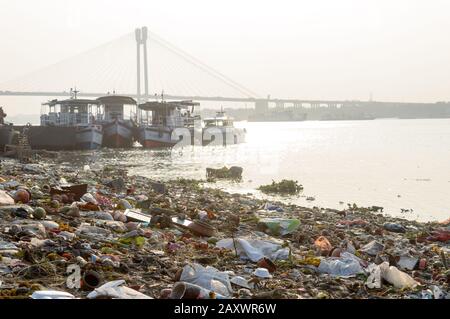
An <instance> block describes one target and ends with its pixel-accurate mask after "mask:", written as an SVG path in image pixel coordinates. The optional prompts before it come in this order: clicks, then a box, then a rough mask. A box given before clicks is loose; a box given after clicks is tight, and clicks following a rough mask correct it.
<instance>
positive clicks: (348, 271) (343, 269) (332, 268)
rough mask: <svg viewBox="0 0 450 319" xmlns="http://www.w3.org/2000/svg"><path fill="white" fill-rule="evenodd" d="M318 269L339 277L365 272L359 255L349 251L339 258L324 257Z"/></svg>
mask: <svg viewBox="0 0 450 319" xmlns="http://www.w3.org/2000/svg"><path fill="white" fill-rule="evenodd" d="M317 270H318V271H319V272H322V273H327V274H330V275H333V276H337V277H352V276H356V275H357V274H360V273H363V272H364V270H363V268H362V267H361V265H360V263H359V259H358V257H356V256H354V255H352V254H350V253H348V252H343V253H342V254H341V257H339V258H335V257H330V258H326V259H322V260H321V261H320V264H319V267H318V268H317Z"/></svg>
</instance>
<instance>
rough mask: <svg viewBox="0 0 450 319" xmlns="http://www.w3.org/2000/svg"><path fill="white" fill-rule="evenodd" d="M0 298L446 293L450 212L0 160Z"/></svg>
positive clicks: (433, 295) (120, 170)
mask: <svg viewBox="0 0 450 319" xmlns="http://www.w3.org/2000/svg"><path fill="white" fill-rule="evenodd" d="M0 188H1V190H0V205H1V206H0V256H1V258H0V298H35V299H42V298H91V299H96V298H153V299H166V298H172V299H180V298H181V299H182V298H197V299H198V298H202V299H210V298H213V299H215V298H217V299H221V298H227V299H228V298H237V299H253V298H254V299H281V298H286V299H310V298H324V299H326V298H408V299H410V298H414V299H416V298H417V299H440V298H448V284H449V281H450V270H449V269H448V266H449V265H448V263H449V261H448V256H449V240H450V220H446V221H441V222H440V223H439V222H429V223H421V222H416V221H411V220H405V219H401V218H395V217H389V216H384V215H382V214H381V213H380V212H379V211H377V210H378V208H377V207H367V208H364V207H357V206H351V207H346V208H345V209H341V210H336V209H326V208H317V207H316V208H307V207H300V206H297V205H290V204H286V203H283V202H277V201H275V202H267V201H265V200H262V199H257V198H254V197H252V196H248V195H243V194H231V193H227V192H224V191H222V190H217V189H212V188H207V187H205V186H204V184H203V183H202V182H200V181H196V180H188V179H178V180H172V181H165V182H163V183H161V182H158V181H155V180H151V179H149V178H145V177H142V176H131V175H130V174H128V172H127V170H125V169H123V168H122V167H118V166H111V165H108V166H103V167H98V168H97V167H96V168H89V167H85V168H77V167H68V166H61V165H60V164H59V163H58V162H57V161H54V160H48V161H46V162H45V163H44V162H40V163H39V162H38V163H34V164H21V163H18V162H16V161H7V162H2V163H1V171H0Z"/></svg>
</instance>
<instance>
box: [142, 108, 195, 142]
mask: <svg viewBox="0 0 450 319" xmlns="http://www.w3.org/2000/svg"><path fill="white" fill-rule="evenodd" d="M195 105H199V104H198V103H194V102H192V101H181V102H164V101H161V102H147V103H144V104H141V105H139V109H140V111H141V112H145V115H143V114H142V113H141V124H140V126H139V142H140V143H141V144H142V146H143V147H145V148H161V147H173V146H175V145H176V144H177V143H179V142H181V141H182V139H184V138H186V139H189V140H188V141H184V142H185V143H186V144H189V145H190V144H192V143H193V139H194V121H195V119H196V117H194V116H193V115H192V113H193V111H194V109H193V108H194V106H195ZM189 107H192V109H189ZM177 129H180V130H178V131H176V130H177ZM180 133H183V134H180ZM200 134H201V132H200Z"/></svg>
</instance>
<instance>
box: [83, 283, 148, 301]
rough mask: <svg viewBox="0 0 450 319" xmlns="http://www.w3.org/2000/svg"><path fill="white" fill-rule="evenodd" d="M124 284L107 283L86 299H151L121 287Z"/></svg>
mask: <svg viewBox="0 0 450 319" xmlns="http://www.w3.org/2000/svg"><path fill="white" fill-rule="evenodd" d="M124 283H125V280H115V281H110V282H107V283H106V284H104V285H102V286H100V287H98V288H96V289H95V290H94V291H92V292H91V293H89V294H88V295H87V297H88V298H89V299H96V298H99V297H109V298H112V299H153V298H152V297H149V296H147V295H144V294H143V293H140V292H139V291H136V290H134V289H131V288H129V287H125V286H123V284H124Z"/></svg>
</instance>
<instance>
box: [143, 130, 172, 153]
mask: <svg viewBox="0 0 450 319" xmlns="http://www.w3.org/2000/svg"><path fill="white" fill-rule="evenodd" d="M139 142H140V143H141V144H142V146H143V147H144V148H168V147H174V146H175V145H176V144H177V143H178V141H177V140H173V139H172V130H170V129H165V128H152V127H141V128H140V130H139Z"/></svg>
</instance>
